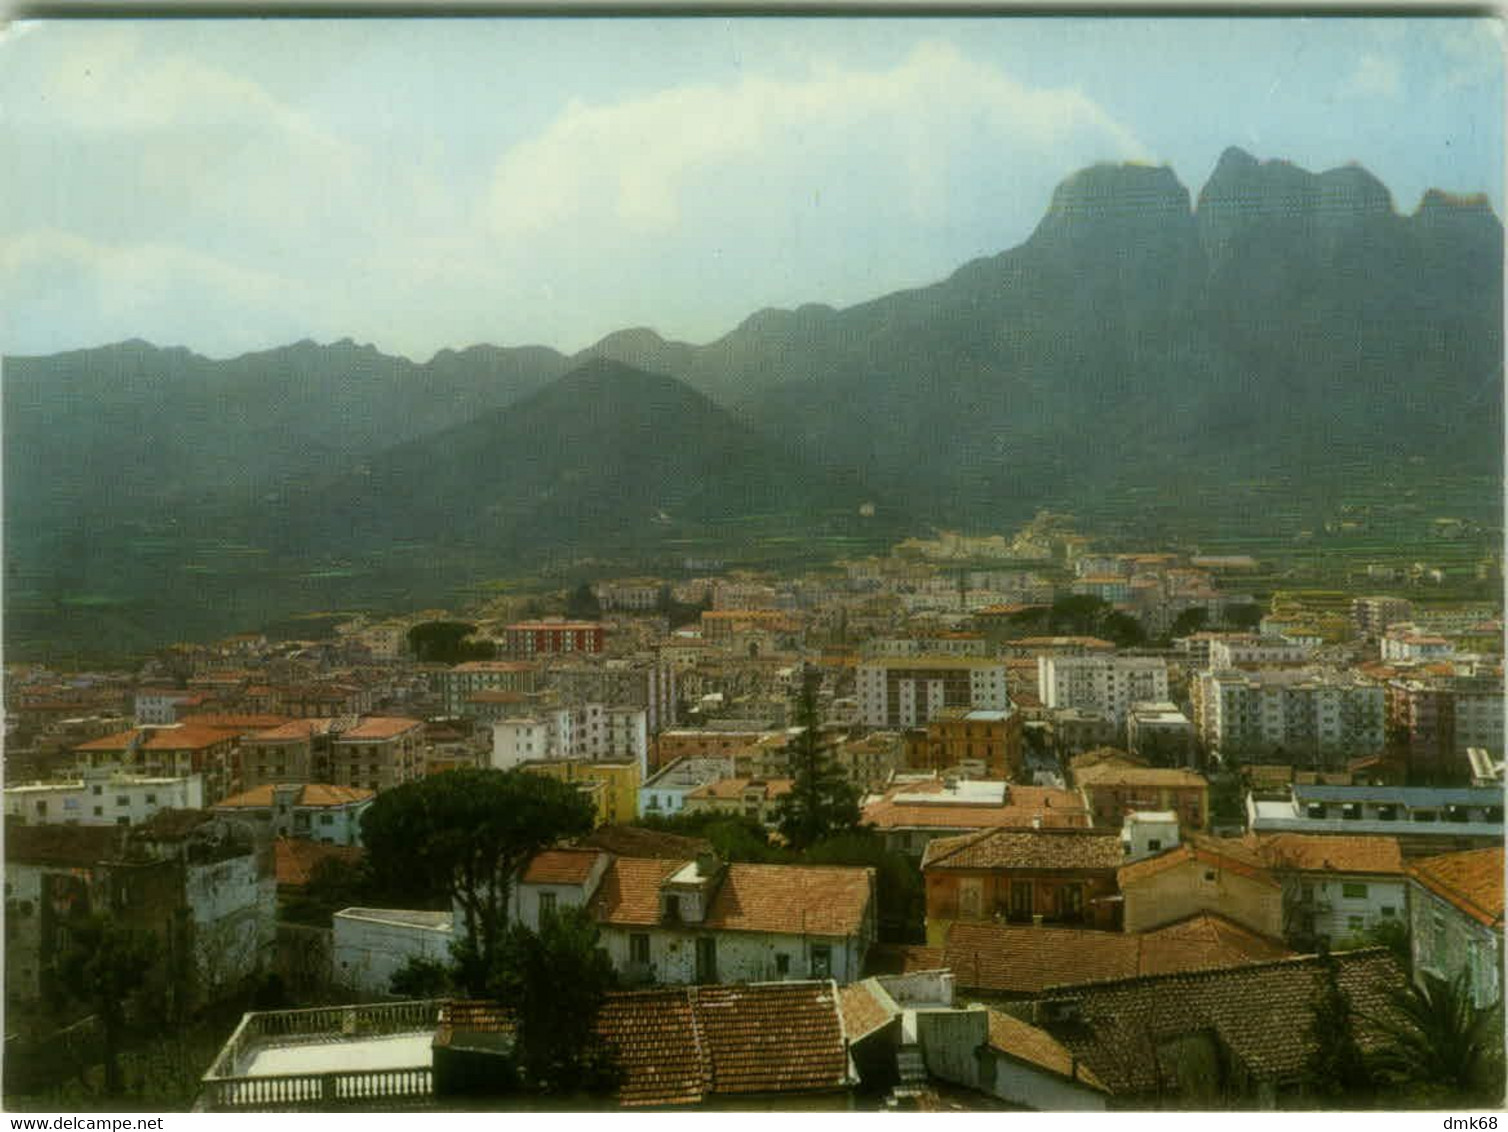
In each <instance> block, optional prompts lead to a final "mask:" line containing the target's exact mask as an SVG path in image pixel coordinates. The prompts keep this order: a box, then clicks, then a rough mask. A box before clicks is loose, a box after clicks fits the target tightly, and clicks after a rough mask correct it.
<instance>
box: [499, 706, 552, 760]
mask: <svg viewBox="0 0 1508 1132" xmlns="http://www.w3.org/2000/svg"><path fill="white" fill-rule="evenodd" d="M552 714H554V713H552ZM559 714H567V713H559ZM555 733H558V727H556V728H552V727H551V720H550V719H549V718H540V717H537V716H521V717H519V718H517V719H500V720H498V721H497V722H496V723H494V724H493V725H492V766H493V767H494V768H495V769H497V770H512V769H513V768H514V767H516V766H518V764H519V763H522V762H528V761H529V760H530V759H548V758H553V757H555V756H554V754H553V749H554V748H553V742H552V736H553V734H555Z"/></svg>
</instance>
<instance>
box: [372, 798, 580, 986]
mask: <svg viewBox="0 0 1508 1132" xmlns="http://www.w3.org/2000/svg"><path fill="white" fill-rule="evenodd" d="M594 817H595V813H594V811H593V808H592V804H591V802H590V801H588V800H587V799H586V797H585V796H584V795H582V794H581V793H580V792H579V791H578V790H577V789H576V788H575V787H574V786H571V785H570V784H569V783H565V782H559V781H557V780H556V779H553V778H547V777H545V776H544V775H541V774H529V773H527V772H525V771H517V770H511V771H500V770H453V771H447V772H446V773H444V774H433V775H429V776H427V777H425V778H421V779H418V780H416V781H413V782H406V783H404V784H403V785H402V786H398V787H396V788H394V789H392V790H389V791H386V792H385V793H382V794H379V795H378V796H377V800H376V801H375V802H373V803H372V805H371V807H370V808H369V809H368V810H367V812H366V813H365V814H364V815H362V819H361V834H362V840H363V841H364V842H365V843H366V847H367V855H366V863H367V867H368V870H369V873H370V875H371V877H372V879H373V882H374V883H375V884H377V885H378V886H379V887H381V888H383V889H385V890H386V891H401V890H403V889H404V888H405V886H406V885H407V886H409V887H412V888H413V889H414V890H416V891H417V892H418V893H419V894H420V895H422V896H423V897H424V898H425V899H426V900H427V901H428V902H430V903H431V904H433V903H434V902H436V901H438V900H445V899H448V900H449V901H450V902H451V904H452V905H453V906H454V907H455V908H456V909H457V910H458V911H459V913H460V925H459V926H460V928H461V932H460V933H458V934H459V940H458V944H457V948H456V951H457V957H458V959H459V960H460V963H461V972H460V982H461V985H462V986H464V987H465V988H466V990H467V992H468V993H470V994H479V993H481V992H482V990H483V989H484V984H485V982H486V978H487V973H488V972H489V971H490V970H491V969H492V967H493V966H494V964H495V961H496V956H497V949H498V947H499V945H500V944H501V941H502V936H503V929H504V921H505V915H504V909H505V908H506V907H507V899H508V889H509V886H510V884H511V883H512V878H513V875H514V874H515V873H516V872H517V871H518V870H519V869H520V868H521V867H522V866H523V865H524V863H525V862H526V861H528V859H529V858H530V857H532V856H533V855H534V854H535V853H538V852H539V851H540V850H541V849H544V848H546V847H547V846H549V845H552V844H554V843H555V842H556V841H558V840H560V839H561V838H564V837H573V836H578V835H580V834H584V833H587V832H589V831H590V830H591V828H592V824H593V819H594Z"/></svg>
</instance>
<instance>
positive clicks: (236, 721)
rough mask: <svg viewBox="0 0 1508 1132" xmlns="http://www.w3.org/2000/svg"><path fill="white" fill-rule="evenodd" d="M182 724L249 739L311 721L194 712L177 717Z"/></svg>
mask: <svg viewBox="0 0 1508 1132" xmlns="http://www.w3.org/2000/svg"><path fill="white" fill-rule="evenodd" d="M178 718H179V720H180V721H181V722H183V723H197V724H199V725H201V726H203V727H222V728H224V729H225V730H227V731H237V732H240V733H241V735H242V736H244V737H247V738H249V737H250V736H251V735H253V734H257V733H260V732H264V731H267V730H269V729H275V728H279V727H286V726H288V724H289V723H290V722H294V723H311V722H314V721H313V720H306V719H301V720H292V721H290V720H289V718H288V717H287V716H286V715H276V714H271V713H266V712H231V711H195V712H188V713H183V714H180V715H179V716H178Z"/></svg>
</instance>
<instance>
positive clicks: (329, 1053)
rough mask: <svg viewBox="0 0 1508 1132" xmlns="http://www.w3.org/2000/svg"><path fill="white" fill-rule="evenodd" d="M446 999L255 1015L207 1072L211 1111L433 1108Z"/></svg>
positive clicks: (205, 1099) (205, 1094) (204, 1100)
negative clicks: (435, 1056)
mask: <svg viewBox="0 0 1508 1132" xmlns="http://www.w3.org/2000/svg"><path fill="white" fill-rule="evenodd" d="M440 1006H441V1001H440V1000H439V999H427V1000H420V1001H415V1002H394V1003H381V1004H368V1005H361V1006H332V1007H320V1008H317V1009H314V1010H277V1011H266V1012H253V1013H250V1014H247V1015H246V1016H245V1017H243V1018H242V1019H241V1024H240V1025H239V1026H237V1027H236V1030H235V1033H233V1034H232V1035H231V1037H230V1040H229V1041H228V1042H226V1043H225V1047H224V1048H223V1049H222V1050H221V1051H220V1055H219V1056H218V1057H217V1058H215V1061H214V1064H212V1065H211V1066H210V1068H209V1071H208V1072H206V1073H205V1074H204V1078H203V1087H202V1089H201V1092H200V1097H199V1104H198V1105H197V1106H196V1107H197V1108H199V1109H201V1110H203V1111H210V1112H246V1111H256V1110H263V1111H266V1110H294V1111H296V1110H300V1109H305V1110H313V1111H328V1110H330V1109H348V1108H373V1109H381V1108H386V1107H392V1106H402V1107H412V1106H424V1105H427V1104H428V1103H429V1101H430V1099H431V1097H432V1096H433V1093H434V1083H433V1072H432V1062H433V1050H432V1047H433V1043H434V1038H435V1032H436V1029H437V1027H438V1025H439V1017H440Z"/></svg>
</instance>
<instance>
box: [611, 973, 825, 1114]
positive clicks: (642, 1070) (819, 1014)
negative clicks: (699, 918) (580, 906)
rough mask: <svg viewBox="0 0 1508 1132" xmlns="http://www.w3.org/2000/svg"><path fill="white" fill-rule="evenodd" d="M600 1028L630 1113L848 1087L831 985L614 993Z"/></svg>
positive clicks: (774, 985) (622, 1098) (770, 985)
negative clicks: (723, 1099) (740, 1096)
mask: <svg viewBox="0 0 1508 1132" xmlns="http://www.w3.org/2000/svg"><path fill="white" fill-rule="evenodd" d="M597 1031H598V1033H599V1034H601V1035H602V1036H603V1038H604V1039H606V1041H607V1043H608V1045H609V1046H610V1047H611V1048H612V1050H613V1053H614V1055H615V1060H616V1062H617V1064H618V1067H619V1069H620V1071H621V1072H622V1073H623V1082H622V1084H621V1085H620V1087H619V1093H618V1100H619V1103H620V1104H622V1105H624V1106H626V1107H642V1106H647V1105H675V1104H695V1103H697V1102H698V1101H700V1100H702V1099H703V1098H704V1097H707V1096H709V1095H713V1096H715V1095H729V1094H759V1093H795V1092H813V1091H827V1090H834V1089H842V1088H847V1087H848V1086H849V1085H850V1084H851V1083H852V1081H851V1079H850V1077H849V1074H848V1051H847V1049H846V1047H845V1044H844V1040H843V1027H842V1023H841V1022H840V1020H839V1015H838V994H837V988H836V987H835V986H834V985H833V983H831V982H799V983H796V982H792V983H756V984H752V985H748V986H702V987H677V988H674V989H669V988H667V989H663V990H651V991H636V992H628V993H616V994H610V995H609V996H608V997H607V1000H606V1002H604V1004H603V1007H602V1010H601V1012H600V1013H599V1015H598V1018H597Z"/></svg>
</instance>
